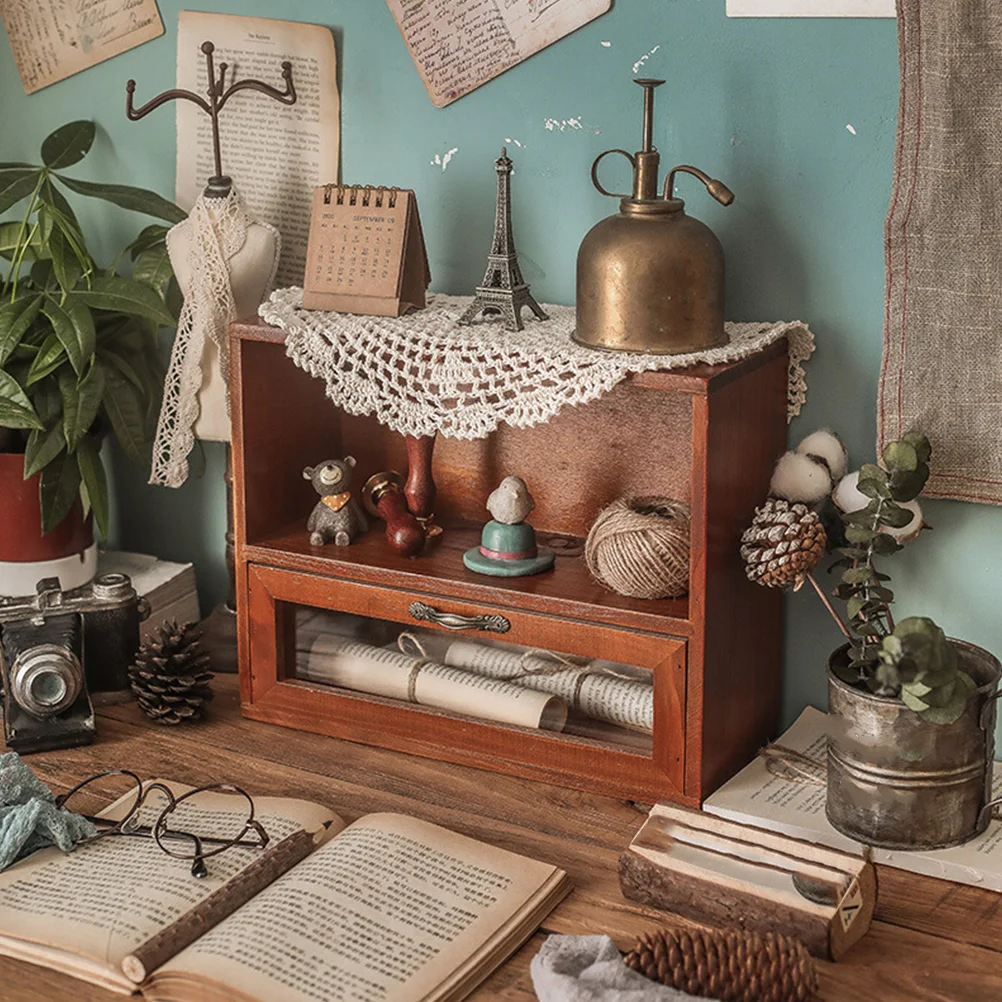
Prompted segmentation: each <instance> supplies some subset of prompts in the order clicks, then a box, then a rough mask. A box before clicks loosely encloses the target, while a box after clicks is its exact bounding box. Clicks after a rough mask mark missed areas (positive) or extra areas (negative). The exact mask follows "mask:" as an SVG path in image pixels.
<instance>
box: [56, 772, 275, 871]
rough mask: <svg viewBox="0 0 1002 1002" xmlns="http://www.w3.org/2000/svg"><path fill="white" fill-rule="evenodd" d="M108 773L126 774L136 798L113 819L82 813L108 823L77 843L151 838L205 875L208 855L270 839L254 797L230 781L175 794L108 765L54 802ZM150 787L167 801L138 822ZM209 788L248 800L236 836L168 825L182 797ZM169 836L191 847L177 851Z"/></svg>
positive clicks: (60, 802)
mask: <svg viewBox="0 0 1002 1002" xmlns="http://www.w3.org/2000/svg"><path fill="white" fill-rule="evenodd" d="M108 776H126V777H128V778H129V779H131V780H132V781H133V782H134V783H135V784H136V789H135V792H134V796H135V799H134V800H133V802H132V806H131V807H130V808H129V810H128V811H127V812H126V813H125V815H124V816H123V817H122V818H121V819H119V820H118V821H112V820H111V819H110V818H101V817H96V816H93V815H84V817H86V818H87V820H88V821H90V822H91V823H92V824H94V825H98V826H102V825H106V826H108V827H105V828H104V829H103V830H102V831H99V832H98V833H97V834H96V835H91V836H88V837H87V838H83V839H80V840H79V841H78V842H77V843H76V844H77V845H78V846H80V845H89V844H91V843H94V842H97V841H98V840H100V839H103V838H107V837H108V836H109V835H129V836H135V837H138V838H152V839H153V840H154V841H155V842H156V844H157V846H158V847H159V848H160V850H161V851H162V852H164V853H165V854H166V855H168V856H170V857H171V858H172V859H183V860H191V861H192V865H191V875H192V876H193V877H204V876H206V875H207V874H208V872H209V871H208V867H206V865H205V860H207V859H209V858H211V857H212V856H218V855H219V854H220V853H222V852H225V851H226V850H227V849H232V848H233V847H234V846H241V847H244V848H252V849H264V848H265V847H266V846H267V845H268V843H269V841H270V837H269V835H268V833H267V832H266V831H265V830H264V826H263V825H262V824H261V822H260V821H258V820H257V818H255V816H254V812H255V808H254V800H253V798H252V797H251V795H250V794H249V793H247V791H246V790H244V789H242V788H241V787H239V786H234V785H233V784H232V783H209V784H208V785H206V786H200V787H197V788H196V789H194V790H189V791H188V792H187V793H183V794H181V796H179V797H178V796H175V795H174V793H173V791H172V790H171V789H170V788H169V787H167V786H165V785H164V784H163V783H157V782H151V783H148V784H146V785H144V784H143V781H142V780H141V779H140V778H139V777H138V776H137V775H136V774H135V773H134V772H131V771H130V770H128V769H108V770H107V771H105V772H98V773H95V774H94V775H93V776H88V777H87V779H84V780H82V781H81V782H79V783H77V785H76V786H74V787H73V789H72V790H70V791H68V792H67V793H62V794H60V795H59V796H58V797H56V806H57V807H65V806H66V802H67V801H68V800H69V799H70V798H71V797H72V796H73V795H74V794H75V793H78V792H79V791H80V790H82V789H83V788H84V787H85V786H88V785H89V784H91V783H94V782H96V781H97V780H99V779H105V778H106V777H108ZM153 791H157V792H159V793H161V794H163V795H164V796H165V797H166V798H167V804H166V805H165V806H164V808H163V810H162V811H161V812H160V813H159V814H158V815H157V819H156V821H155V822H154V823H153V824H152V825H141V824H139V823H138V814H139V810H140V808H141V807H142V806H143V804H144V803H145V802H146V799H147V797H149V795H150V794H151V793H152V792H153ZM210 792H220V793H235V794H238V795H239V796H241V797H243V798H244V799H245V800H246V801H247V806H248V814H247V820H246V821H245V822H244V826H243V828H241V830H240V831H239V832H238V833H237V834H236V835H235V836H233V837H232V838H226V839H224V838H219V837H216V836H212V835H196V834H194V832H187V831H183V830H182V829H178V828H171V827H169V825H168V821H169V819H170V816H171V815H172V814H173V813H174V812H175V811H176V810H177V809H178V808H179V807H180V806H181V805H182V804H183V803H184V802H185V801H187V800H190V799H191V798H192V797H195V796H197V795H198V794H200V793H210ZM251 832H253V833H254V835H255V836H256V838H255V839H253V840H248V839H247V838H246V836H248V835H249V834H250V833H251ZM170 840H175V841H176V840H186V841H189V842H190V843H191V845H192V850H191V851H186V852H179V851H177V850H176V849H174V848H172V847H170V846H167V845H165V844H164V842H165V841H170ZM206 845H210V846H214V848H211V849H206V848H205V847H206Z"/></svg>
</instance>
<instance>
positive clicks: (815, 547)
mask: <svg viewBox="0 0 1002 1002" xmlns="http://www.w3.org/2000/svg"><path fill="white" fill-rule="evenodd" d="M827 545H828V539H827V536H826V535H825V529H824V526H823V525H822V524H821V519H820V518H819V517H818V515H817V513H816V512H814V511H812V510H811V509H810V508H808V507H807V505H805V504H800V503H799V502H797V503H793V502H790V501H786V500H784V499H782V498H769V500H768V501H766V502H765V504H763V505H761V506H760V507H758V508H756V509H755V517H754V518H753V519H752V524H751V525H750V526H749V527H748V528H747V529H746V530H745V533H744V535H743V536H742V537H741V559H742V560H744V562H745V573H746V574H747V575H748V577H749V579H750V580H752V581H754V582H755V583H756V584H761V585H766V586H768V587H769V588H790V587H792V588H794V589H797V588H799V587H800V586H801V585H802V584H803V583H804V577H805V575H807V574H809V573H810V572H811V571H812V570H814V568H815V567H817V565H818V563H819V562H820V560H821V558H822V557H823V556H824V554H825V549H826V547H827Z"/></svg>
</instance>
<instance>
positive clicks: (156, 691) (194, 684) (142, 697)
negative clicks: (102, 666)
mask: <svg viewBox="0 0 1002 1002" xmlns="http://www.w3.org/2000/svg"><path fill="white" fill-rule="evenodd" d="M200 638H201V634H200V633H199V632H198V630H197V629H196V628H195V624H194V623H188V624H187V625H185V626H179V625H178V624H177V623H176V622H173V623H164V624H163V626H161V627H160V628H159V629H158V630H157V631H156V634H155V635H154V636H153V637H151V638H150V639H149V640H147V641H146V642H145V643H144V644H143V645H142V646H141V647H140V648H139V653H138V654H137V655H136V662H135V664H133V665H132V667H131V668H129V687H130V688H131V689H132V692H133V694H134V695H135V697H136V700H137V702H138V703H139V706H140V708H141V709H142V711H143V712H144V713H145V714H146V716H148V717H150V718H152V719H153V720H156V721H157V722H158V723H161V724H179V723H181V721H182V720H196V719H197V718H198V717H200V716H201V714H202V706H203V704H204V703H205V702H206V701H207V700H210V699H212V691H211V689H210V688H209V682H210V681H212V673H211V672H210V671H208V670H207V669H208V667H209V655H208V654H206V653H204V652H203V651H202V650H201V649H200V648H199V639H200Z"/></svg>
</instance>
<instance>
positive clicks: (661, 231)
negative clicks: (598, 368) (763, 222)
mask: <svg viewBox="0 0 1002 1002" xmlns="http://www.w3.org/2000/svg"><path fill="white" fill-rule="evenodd" d="M634 82H635V83H637V84H639V85H640V86H641V87H643V89H644V140H643V143H644V147H643V149H642V150H639V151H638V152H637V153H635V154H633V155H631V154H629V153H627V152H626V150H606V151H605V153H602V154H600V155H599V156H598V157H597V158H596V159H595V162H594V163H593V164H592V167H591V179H592V184H594V185H595V187H596V188H597V189H598V190H599V191H600V192H601V193H602V194H603V195H608V196H610V197H612V198H619V199H620V203H619V212H618V213H617V214H616V215H614V216H609V217H607V218H606V219H603V220H602V221H601V222H600V223H597V224H596V225H595V226H593V227H592V228H591V230H590V231H589V232H588V234H587V235H586V236H585V238H584V240H583V241H582V242H581V248H580V250H579V251H578V277H577V326H576V329H575V332H574V340H575V341H577V342H578V343H580V344H583V345H586V346H587V347H589V348H602V349H606V350H610V351H635V352H649V353H652V354H659V355H677V354H680V353H683V352H691V351H701V350H703V349H705V348H713V347H716V346H717V345H721V344H724V343H725V342H726V340H727V336H726V334H725V333H724V250H723V247H721V245H720V241H719V240H718V239H717V238H716V236H715V235H714V233H713V231H712V230H711V229H710V228H709V227H708V226H707V225H706V224H705V223H701V222H700V221H699V220H698V219H694V218H693V217H692V216H687V215H686V213H685V202H683V201H682V199H680V198H675V195H674V188H675V175H676V174H677V173H679V171H684V172H685V173H687V174H692V175H694V176H695V177H697V178H699V180H700V181H702V182H703V184H705V185H706V190H707V191H708V192H709V193H710V194H711V195H712V196H713V197H714V198H715V199H716V200H717V201H718V202H720V204H721V205H730V204H731V202H733V201H734V194H733V192H732V191H731V190H730V189H729V188H728V187H727V186H726V185H725V184H724V183H723V182H722V181H715V180H713V179H712V178H710V177H709V176H708V175H706V174H705V173H704V172H703V171H701V170H699V169H698V168H696V167H690V166H688V165H685V164H683V165H680V166H678V167H673V168H672V169H671V170H670V171H669V172H668V176H667V177H666V178H665V183H664V189H663V193H662V194H660V195H659V193H658V174H659V168H660V166H661V154H660V153H659V152H658V151H657V148H656V147H655V146H654V143H653V137H654V88H655V87H660V86H661V84H663V83H664V81H663V80H636V81H634ZM611 153H619V154H621V155H622V156H624V157H626V159H627V160H629V162H630V166H631V167H632V168H633V194H632V195H615V194H613V193H612V192H610V191H606V190H605V188H603V187H602V184H601V183H600V182H599V179H598V166H599V164H600V163H601V161H602V159H603V158H604V157H607V156H609V154H611Z"/></svg>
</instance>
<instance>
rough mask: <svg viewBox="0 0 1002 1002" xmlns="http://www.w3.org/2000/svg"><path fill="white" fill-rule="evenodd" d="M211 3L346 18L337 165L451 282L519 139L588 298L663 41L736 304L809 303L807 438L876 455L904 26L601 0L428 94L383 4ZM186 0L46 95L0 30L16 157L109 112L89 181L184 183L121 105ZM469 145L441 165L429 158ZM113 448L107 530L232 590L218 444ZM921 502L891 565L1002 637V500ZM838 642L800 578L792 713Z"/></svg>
mask: <svg viewBox="0 0 1002 1002" xmlns="http://www.w3.org/2000/svg"><path fill="white" fill-rule="evenodd" d="M204 6H205V7H208V8H209V9H212V10H219V11H222V10H228V11H231V12H234V13H237V12H239V13H246V14H256V15H261V16H268V15H274V14H280V16H283V17H286V18H290V19H297V20H302V21H314V22H318V23H322V24H327V25H329V26H331V27H332V28H333V29H334V30H335V33H336V39H337V49H338V58H339V60H340V75H341V98H342V173H343V177H344V179H345V180H347V181H359V182H375V183H392V184H397V185H400V186H404V187H413V188H414V189H416V190H417V193H418V198H419V202H420V206H421V216H422V222H423V225H424V230H425V234H426V238H427V243H428V249H429V255H430V259H431V268H432V274H433V276H434V288H436V289H440V290H443V291H447V292H453V293H459V292H464V291H468V290H469V289H471V288H472V286H473V285H475V284H476V282H477V281H478V280H479V278H480V277H481V273H482V266H483V265H482V262H483V254H484V253H485V251H486V247H487V245H488V242H489V239H490V233H491V226H492V213H493V196H494V172H493V170H492V169H491V161H492V160H493V159H494V158H495V157H496V156H497V152H498V148H499V147H500V145H501V144H502V143H503V142H505V141H506V140H508V139H511V140H513V142H509V143H508V145H509V149H510V152H511V153H512V154H513V156H514V159H515V161H516V169H517V174H516V178H515V182H514V184H515V213H514V216H515V233H516V239H517V242H518V246H519V249H520V257H521V262H522V267H523V271H524V272H525V275H526V277H527V279H528V280H529V282H530V283H531V284H532V287H533V292H534V293H535V294H536V296H537V298H539V299H540V300H542V301H548V302H563V303H568V302H572V301H573V295H574V262H575V254H576V251H577V246H578V244H579V242H580V240H581V238H582V237H583V236H584V234H585V232H586V231H587V230H588V228H589V227H590V226H591V225H592V224H593V223H594V222H596V221H597V220H598V219H599V218H601V217H602V216H604V215H606V214H608V213H610V212H612V211H614V208H615V206H614V204H613V203H611V202H609V201H607V200H605V199H603V198H602V197H600V196H599V195H598V194H596V192H595V191H594V190H593V189H592V187H591V183H590V181H589V177H588V170H589V165H590V164H591V161H592V159H593V158H594V157H595V156H596V155H597V154H598V153H599V152H601V151H602V150H605V149H608V148H610V147H617V146H620V147H626V148H627V149H631V150H632V149H635V148H636V147H637V144H638V140H639V134H640V111H639V107H640V106H639V90H638V89H637V88H636V87H635V86H634V85H633V84H631V83H630V78H631V77H632V76H633V75H634V72H633V67H634V64H635V63H636V62H637V61H638V60H640V59H641V57H643V56H644V55H645V54H647V53H650V52H651V50H654V49H655V47H656V46H657V47H658V48H657V50H656V51H654V52H653V53H652V54H651V55H650V57H649V58H648V59H647V61H646V63H645V64H644V66H643V69H642V71H641V72H642V73H643V74H644V75H648V76H656V77H664V78H666V79H667V81H668V82H667V84H666V86H665V87H663V88H662V89H661V90H660V92H659V102H660V109H659V113H658V120H657V134H656V142H657V144H658V146H659V147H660V148H661V149H662V150H663V151H664V153H665V156H666V159H668V160H670V161H671V162H672V163H675V162H690V163H695V164H698V165H700V166H702V167H703V168H705V169H706V170H708V171H709V172H710V173H712V174H714V175H716V176H719V177H721V178H723V179H724V180H725V181H726V182H727V183H728V184H729V185H730V186H731V187H732V188H733V189H734V191H735V192H736V193H737V201H736V202H735V204H734V205H733V206H732V207H731V208H729V209H723V208H720V207H718V206H717V205H716V204H715V203H713V202H712V201H711V200H710V199H709V198H707V197H706V196H705V195H704V194H703V193H702V191H701V190H699V188H698V186H697V185H696V183H695V182H693V181H691V180H689V179H683V180H682V182H681V183H682V194H683V196H684V197H686V198H687V199H688V200H689V205H690V208H691V209H692V210H693V212H694V213H695V214H697V215H699V216H700V217H701V218H703V219H704V220H706V221H707V222H708V223H709V224H710V225H711V226H713V227H714V228H715V229H716V231H717V233H718V234H719V235H720V237H721V239H722V241H723V243H724V245H725V247H726V250H727V254H728V266H729V275H728V279H729V287H728V297H727V298H728V315H729V316H730V317H731V318H733V319H736V320H738V319H741V320H744V319H747V320H760V319H774V318H775V319H778V318H800V319H803V320H805V321H807V322H808V323H809V324H810V326H811V328H812V329H813V330H814V331H815V333H816V335H817V338H818V351H817V353H816V355H815V358H814V361H813V362H812V364H811V366H810V370H809V385H810V392H809V404H808V406H807V408H806V410H805V412H804V414H803V416H802V417H800V418H799V419H797V421H796V422H795V423H794V425H793V427H792V430H791V436H792V437H794V438H796V437H798V436H801V435H803V434H805V433H806V432H808V431H810V430H812V429H813V428H815V427H817V426H819V425H830V426H832V427H834V428H836V429H837V430H838V431H839V432H840V433H841V434H842V436H843V438H844V439H845V441H846V442H847V444H848V446H849V448H850V450H851V453H852V457H853V461H854V463H856V464H858V463H860V462H863V461H865V460H868V459H870V458H872V450H873V441H874V401H875V395H876V383H877V374H878V369H879V363H880V348H881V324H882V315H883V280H884V276H883V244H882V232H883V231H882V226H883V217H884V214H885V211H886V208H887V201H888V194H889V190H890V177H891V163H892V153H893V138H894V121H895V114H896V102H897V62H896V59H897V57H896V38H895V24H894V22H893V21H891V20H834V19H831V20H829V19H799V20H796V19H791V20H782V19H780V20H777V19H762V20H757V19H739V20H738V19H736V20H729V19H727V18H726V17H725V15H724V0H616V4H615V7H614V9H613V10H612V11H611V12H610V13H609V14H607V15H605V16H604V17H601V18H599V19H598V20H597V21H595V22H593V23H592V24H590V25H588V26H586V27H585V28H583V29H581V30H580V31H578V32H576V33H574V34H573V35H571V36H569V37H568V38H566V39H564V40H563V41H561V42H559V43H557V44H556V45H554V46H552V47H550V48H549V49H546V50H544V51H543V52H542V53H540V54H539V55H537V56H535V57H533V58H532V59H530V60H529V61H528V62H527V63H524V64H523V65H521V66H519V67H517V68H515V69H514V70H511V71H510V72H508V73H507V74H505V75H503V76H502V77H500V78H498V79H497V80H495V81H493V82H491V83H489V84H488V85H486V86H485V87H482V88H480V89H479V90H477V91H474V92H473V93H472V94H470V95H468V96H467V97H465V98H463V99H462V100H460V101H458V102H456V103H455V104H453V105H452V106H450V107H448V108H445V109H436V108H434V107H433V106H432V104H431V102H430V101H429V100H428V97H427V95H426V93H425V90H424V88H423V86H422V85H421V82H420V79H419V77H418V74H417V71H416V70H415V68H414V65H413V63H412V62H411V59H410V57H409V55H408V53H407V50H406V48H405V46H404V44H403V41H402V39H401V37H400V35H399V33H398V31H397V29H396V26H395V24H394V22H393V19H392V17H391V16H390V13H389V11H388V8H387V7H386V5H385V4H384V3H383V2H382V0H288V2H286V3H285V4H283V5H276V4H274V3H271V2H268V0H243V2H241V3H239V4H227V3H223V2H216V3H207V4H205V5H204ZM178 9H179V4H178V2H177V0H160V10H161V12H162V14H163V18H164V22H165V24H166V26H167V33H166V35H165V36H164V37H163V38H160V39H158V40H156V41H153V42H150V43H148V44H146V45H143V46H141V47H140V48H138V49H134V50H133V51H131V52H128V53H126V54H124V55H122V56H120V57H118V58H117V59H113V60H111V61H110V62H107V63H104V64H102V65H100V66H97V67H94V68H92V69H90V70H87V71H86V72H84V73H82V74H79V75H77V76H74V77H71V78H70V79H68V80H66V81H63V82H62V83H59V84H56V85H54V86H53V87H50V88H48V89H47V90H44V91H42V92H40V93H38V94H35V95H33V96H31V97H26V96H25V95H24V94H23V92H22V89H21V86H20V82H19V80H18V77H17V73H16V71H15V67H14V63H13V59H12V58H11V55H10V52H9V48H8V46H6V45H0V122H2V131H0V159H4V160H20V159H25V158H31V157H33V156H34V155H35V152H36V150H37V148H38V144H39V142H40V141H41V139H42V138H43V137H44V136H45V135H46V134H47V133H48V132H49V131H50V130H51V129H52V128H53V127H55V126H56V125H58V124H60V123H62V122H64V121H67V120H69V119H72V118H93V119H95V120H96V121H97V123H98V124H99V126H100V130H99V138H98V141H97V144H96V148H95V152H94V153H93V154H92V155H91V156H90V157H88V160H87V161H85V163H84V164H83V165H81V176H87V177H94V178H98V177H100V178H103V179H107V180H112V179H113V180H116V181H119V182H122V183H128V184H138V185H144V186H148V187H152V188H155V189H156V190H158V191H160V192H162V193H163V194H165V195H167V196H172V194H173V187H174V184H173V182H174V120H173V115H172V114H171V113H170V112H164V113H161V114H158V115H154V116H152V117H151V118H149V119H147V120H145V121H144V122H142V123H139V124H131V123H129V122H128V121H127V120H126V118H125V114H124V111H123V105H124V87H125V80H126V79H127V78H128V77H130V76H134V77H136V78H138V79H139V80H140V94H141V95H148V94H151V93H153V92H155V91H159V90H161V89H164V88H167V87H170V86H173V82H174V45H175V35H176V24H177V13H178ZM605 42H607V43H609V44H608V45H605V44H603V43H605ZM547 119H555V120H558V121H562V120H568V119H577V120H579V121H580V123H581V124H582V128H579V129H578V128H573V127H568V128H565V129H564V130H563V131H560V130H558V129H553V130H548V129H547V128H546V127H545V121H546V120H547ZM848 125H851V126H852V128H853V129H854V130H855V133H854V134H853V132H851V131H850V130H849V129H848V128H847V126H848ZM514 140H517V141H518V142H519V143H520V144H521V146H520V147H519V146H517V145H515V143H514ZM454 147H457V148H458V152H456V153H455V154H454V156H453V157H452V159H451V161H450V162H449V165H448V169H447V170H445V171H443V170H442V168H441V167H439V166H436V165H435V164H433V163H432V161H433V160H434V158H435V155H436V154H439V155H442V154H444V153H446V152H447V151H448V150H450V149H452V148H454ZM83 168H86V169H83ZM610 169H611V168H610ZM610 183H611V182H610ZM88 221H89V222H91V223H94V224H95V226H100V228H101V239H100V241H98V246H99V247H104V248H106V249H107V250H108V251H109V252H110V251H112V250H113V249H114V248H117V246H119V245H120V244H121V243H123V242H125V241H126V240H128V239H129V238H130V236H131V235H132V234H133V233H134V232H135V224H134V223H133V221H132V220H128V219H126V218H125V217H124V215H123V214H120V213H116V214H115V215H114V216H112V215H109V214H107V213H106V212H103V211H101V210H96V211H91V212H90V215H89V216H85V224H86V223H87V222H88ZM91 231H93V227H92V228H91ZM637 449H638V452H640V451H641V450H642V449H643V443H638V444H637ZM112 462H113V476H114V484H115V496H116V504H115V517H114V532H113V537H114V538H113V542H114V543H115V544H117V545H121V546H124V547H128V548H134V549H137V550H145V551H149V552H156V553H158V554H159V555H161V556H163V557H167V558H171V559H188V560H193V561H194V562H195V564H196V566H197V568H198V572H199V582H200V587H201V589H202V598H203V603H205V605H206V607H208V606H209V605H210V604H211V603H212V602H214V601H215V600H217V599H218V598H219V597H220V596H221V594H222V593H223V591H224V587H225V572H224V570H223V564H222V535H223V529H224V524H225V510H224V494H223V491H222V465H223V461H222V450H221V449H220V448H219V447H216V446H211V447H209V448H207V449H206V453H205V472H204V475H203V476H201V477H195V478H192V480H191V481H189V483H188V484H187V485H186V486H185V487H184V488H183V489H182V490H180V491H173V492H172V491H167V490H163V489H154V488H151V487H147V486H146V485H144V484H143V483H142V478H141V477H140V476H139V475H138V474H137V473H136V472H135V471H134V470H132V469H131V468H129V466H128V464H127V462H126V461H125V460H124V459H122V458H121V457H120V456H117V455H116V456H114V457H112ZM276 489H279V490H280V489H281V485H276ZM927 516H928V519H929V521H931V522H932V523H933V524H934V525H935V531H934V532H931V533H925V534H923V537H922V539H921V540H920V541H919V542H918V543H916V544H914V545H913V546H912V547H911V548H910V550H908V551H907V552H906V553H904V554H901V555H900V557H899V558H898V559H896V561H895V566H894V567H893V568H892V570H893V571H894V574H895V587H896V588H897V590H898V594H899V603H900V609H901V612H902V614H905V613H920V612H921V613H928V614H931V615H932V616H934V617H935V618H936V619H937V620H939V621H940V622H941V623H942V625H943V626H944V627H945V628H946V629H947V630H948V631H949V632H950V633H951V634H953V635H954V636H960V637H965V638H968V639H970V640H972V641H974V642H976V643H980V644H982V645H984V646H986V647H989V648H992V649H994V650H996V651H1002V617H999V615H998V613H997V611H996V607H997V606H998V605H999V603H1000V601H1002V582H1000V580H999V573H998V569H997V568H998V567H999V564H1000V557H1002V535H1000V533H999V529H1000V527H1002V513H1000V512H998V511H997V510H994V509H990V508H985V507H979V506H976V505H968V504H963V505H962V504H957V503H947V502H939V503H929V504H928V508H927ZM838 641H839V635H838V634H837V632H836V630H835V627H834V626H833V625H832V624H831V622H830V621H829V620H828V619H827V618H826V615H825V614H824V612H823V610H821V608H820V604H819V603H818V602H817V601H816V600H815V599H814V598H813V596H811V595H810V594H808V593H806V592H805V593H801V594H798V595H793V596H790V597H789V599H788V617H787V640H786V687H785V695H784V718H785V719H786V720H787V721H789V720H790V719H791V718H792V717H793V716H794V715H795V714H796V713H797V712H798V711H799V710H800V709H801V707H802V706H803V705H804V704H805V703H806V702H815V703H818V704H819V705H823V703H824V680H823V679H824V676H823V671H822V665H823V663H824V658H825V655H826V654H827V652H828V651H829V650H830V649H831V648H832V647H834V646H835V645H836V644H837V643H838Z"/></svg>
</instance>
